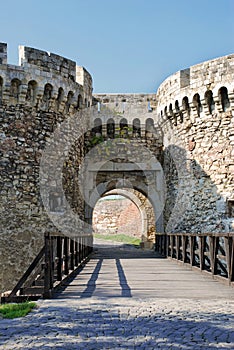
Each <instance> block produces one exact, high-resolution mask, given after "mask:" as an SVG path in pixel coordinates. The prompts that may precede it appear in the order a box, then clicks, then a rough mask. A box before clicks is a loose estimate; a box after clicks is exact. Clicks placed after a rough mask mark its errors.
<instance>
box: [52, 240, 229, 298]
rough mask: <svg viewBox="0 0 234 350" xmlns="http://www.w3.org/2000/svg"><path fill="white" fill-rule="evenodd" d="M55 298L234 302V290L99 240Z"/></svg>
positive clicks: (143, 253)
mask: <svg viewBox="0 0 234 350" xmlns="http://www.w3.org/2000/svg"><path fill="white" fill-rule="evenodd" d="M55 297H56V298H66V299H67V298H90V297H95V298H113V297H125V298H127V297H129V298H141V299H145V298H185V299H223V300H225V299H226V300H227V299H229V300H230V299H232V300H234V288H231V287H228V286H226V285H224V284H222V283H221V282H218V281H216V280H213V279H212V277H210V276H207V275H204V274H201V273H200V272H198V271H193V270H190V269H188V268H186V267H183V266H181V265H178V264H177V263H176V262H175V261H171V260H169V259H163V258H159V257H157V255H156V253H155V252H153V251H142V250H140V249H136V248H134V247H132V246H129V245H120V244H113V242H112V243H106V242H101V241H99V242H97V244H96V245H95V247H94V253H93V254H92V257H91V259H90V261H89V262H88V263H87V265H86V266H85V268H84V269H83V270H82V271H81V272H80V273H79V274H78V275H77V276H76V277H75V278H74V279H73V280H71V281H69V283H67V284H66V285H65V286H64V288H63V289H62V290H61V291H60V292H59V293H57V294H56V296H55Z"/></svg>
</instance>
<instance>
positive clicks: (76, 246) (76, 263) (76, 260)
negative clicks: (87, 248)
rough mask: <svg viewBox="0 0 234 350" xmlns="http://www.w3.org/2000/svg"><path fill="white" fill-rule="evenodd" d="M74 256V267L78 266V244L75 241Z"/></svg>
mask: <svg viewBox="0 0 234 350" xmlns="http://www.w3.org/2000/svg"><path fill="white" fill-rule="evenodd" d="M74 255H75V266H78V264H79V252H78V242H77V240H76V241H75V252H74Z"/></svg>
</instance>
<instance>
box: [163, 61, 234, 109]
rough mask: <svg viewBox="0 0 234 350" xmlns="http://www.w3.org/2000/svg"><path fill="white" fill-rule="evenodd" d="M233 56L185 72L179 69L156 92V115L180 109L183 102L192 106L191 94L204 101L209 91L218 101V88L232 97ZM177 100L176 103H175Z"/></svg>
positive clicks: (204, 63) (193, 103)
mask: <svg viewBox="0 0 234 350" xmlns="http://www.w3.org/2000/svg"><path fill="white" fill-rule="evenodd" d="M233 81H234V54H233V55H228V56H224V57H220V58H217V59H214V60H210V61H206V62H203V63H200V64H197V65H195V66H192V67H190V68H188V69H184V70H181V71H179V72H177V73H175V74H173V75H171V76H170V77H168V78H167V79H166V80H165V81H164V82H163V83H162V84H161V85H160V86H159V88H158V90H157V109H158V113H161V114H163V113H164V114H165V108H166V107H167V109H166V112H167V113H169V110H170V104H172V106H171V109H172V111H173V110H176V109H178V107H179V108H180V110H182V111H183V110H184V107H183V105H184V102H183V99H184V98H185V97H187V98H188V102H189V103H190V104H192V106H194V105H195V104H196V103H195V101H193V97H194V95H195V94H199V97H200V101H203V102H205V100H206V96H205V94H206V93H207V91H212V93H213V96H214V98H218V92H219V89H220V88H221V87H223V86H225V87H226V88H227V89H228V91H229V93H231V94H232V96H231V97H232V99H233V98H234V96H233ZM176 101H177V103H176ZM217 102H218V100H217Z"/></svg>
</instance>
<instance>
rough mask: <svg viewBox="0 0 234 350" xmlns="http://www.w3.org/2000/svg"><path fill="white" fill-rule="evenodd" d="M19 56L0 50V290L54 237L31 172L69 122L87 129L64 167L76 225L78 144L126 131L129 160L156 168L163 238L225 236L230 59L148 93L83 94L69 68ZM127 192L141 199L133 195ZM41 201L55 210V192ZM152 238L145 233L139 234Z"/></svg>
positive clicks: (81, 73) (233, 134) (232, 200)
mask: <svg viewBox="0 0 234 350" xmlns="http://www.w3.org/2000/svg"><path fill="white" fill-rule="evenodd" d="M19 53H20V65H19V66H13V65H9V64H7V45H6V44H0V122H1V124H0V152H1V162H0V169H1V181H0V186H1V187H0V189H1V193H0V196H1V198H0V212H1V222H0V230H1V231H0V232H1V235H0V256H1V259H0V284H1V291H2V290H6V289H10V288H12V286H13V285H14V284H15V282H16V281H17V280H18V279H19V277H21V275H22V273H23V272H24V271H25V269H26V268H27V267H28V265H29V264H30V263H31V261H32V259H33V258H34V256H35V255H36V254H37V253H38V251H39V249H40V247H41V246H42V244H43V233H44V232H45V231H46V230H51V231H54V230H56V231H57V229H56V228H55V227H54V226H53V224H52V223H51V221H50V219H49V218H48V216H47V214H46V212H45V209H44V207H43V204H42V201H41V197H40V188H39V168H40V160H41V156H42V153H43V150H44V149H45V146H46V144H47V141H48V139H49V137H50V136H51V135H52V134H53V132H54V130H55V128H56V127H57V126H58V125H61V123H63V121H65V120H67V119H68V118H70V117H71V116H73V117H74V118H75V119H76V120H77V121H78V124H79V125H80V130H81V133H83V134H84V132H85V131H87V130H88V128H89V127H90V128H92V130H91V131H90V133H89V132H88V133H87V134H89V135H88V138H87V135H85V136H84V135H83V134H82V135H83V136H82V137H80V138H79V139H78V140H75V139H74V147H73V148H72V149H71V150H70V153H69V156H68V159H67V161H66V162H65V164H64V174H63V177H64V188H65V192H66V195H67V199H68V201H69V203H70V204H71V206H72V208H73V209H74V210H75V211H76V212H77V213H78V214H79V215H80V216H81V217H84V202H83V199H82V197H81V195H80V193H79V189H78V188H77V184H76V180H77V179H76V177H74V174H75V173H78V171H79V166H80V164H81V162H82V160H83V158H84V156H85V153H86V152H87V139H88V141H89V140H90V137H91V139H92V138H93V137H97V138H100V136H101V137H102V138H103V140H104V141H106V140H108V139H112V138H115V137H116V136H120V134H121V131H123V130H124V129H125V128H126V127H127V128H128V130H127V134H128V135H127V137H128V138H130V139H131V140H132V143H133V145H135V146H136V147H134V149H133V151H132V152H133V154H132V155H129V154H128V157H129V159H130V161H134V157H135V156H136V155H137V152H138V153H139V152H141V150H142V148H141V147H139V145H143V146H144V147H146V148H147V149H149V150H150V151H151V152H152V154H153V155H154V157H155V158H157V160H158V161H159V162H160V164H161V166H162V168H163V172H164V176H165V181H166V184H167V186H166V188H167V197H166V201H165V208H164V215H163V216H164V230H165V231H186V232H218V231H219V232H220V231H221V232H224V231H225V232H229V231H233V230H234V223H233V216H234V178H233V177H234V147H233V145H234V112H233V107H234V86H233V78H234V55H229V56H225V57H221V58H218V59H214V60H210V61H208V62H204V63H201V64H198V65H196V66H193V67H190V68H189V69H185V70H182V71H180V72H177V73H175V74H174V75H172V76H171V77H169V78H167V79H166V80H165V81H164V82H163V83H162V84H161V85H160V87H159V89H158V91H157V93H155V94H96V95H92V77H91V76H90V74H89V73H88V72H87V71H86V70H85V69H84V68H82V67H78V66H76V63H75V62H73V61H71V60H68V59H66V58H63V57H60V56H58V55H54V54H49V53H47V52H44V51H40V50H36V49H32V48H28V47H20V50H19ZM113 128H114V129H113ZM125 136H126V135H125ZM138 149H139V151H138ZM131 156H132V158H131ZM139 156H141V158H142V159H143V158H144V154H140V155H139ZM109 175H110V174H109ZM117 175H118V174H117ZM117 175H116V176H117ZM102 176H103V178H104V176H106V175H105V174H104V173H103V174H100V177H99V179H98V181H100V183H101V182H102V181H103V178H102ZM118 176H119V175H118ZM137 176H138V175H137V174H136V179H137ZM47 180H48V181H52V180H51V179H47ZM110 190H113V188H110ZM134 193H135V196H137V195H138V196H139V199H141V198H140V197H141V196H142V193H141V192H139V193H138V194H137V191H134ZM48 197H49V201H50V202H51V205H52V206H54V207H55V210H57V207H59V205H60V204H61V203H59V194H58V193H56V183H55V184H54V192H53V193H48ZM144 200H145V199H144ZM141 202H142V201H141ZM142 203H143V202H142ZM147 210H149V211H150V210H151V209H150V208H147ZM142 212H143V211H142ZM142 215H143V214H142ZM144 215H145V218H146V221H147V213H146V214H144ZM150 216H152V215H151V214H150ZM154 230H155V228H152V225H150V231H149V230H148V229H147V227H146V232H147V235H148V232H150V234H151V235H152V234H153V231H154Z"/></svg>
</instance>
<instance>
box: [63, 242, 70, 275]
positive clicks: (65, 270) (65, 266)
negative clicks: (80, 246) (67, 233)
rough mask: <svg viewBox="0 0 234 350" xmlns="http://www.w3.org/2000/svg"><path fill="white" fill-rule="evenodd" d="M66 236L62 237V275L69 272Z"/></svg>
mask: <svg viewBox="0 0 234 350" xmlns="http://www.w3.org/2000/svg"><path fill="white" fill-rule="evenodd" d="M68 260H69V255H68V237H65V238H64V246H63V261H64V275H68V274H69V266H68Z"/></svg>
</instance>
